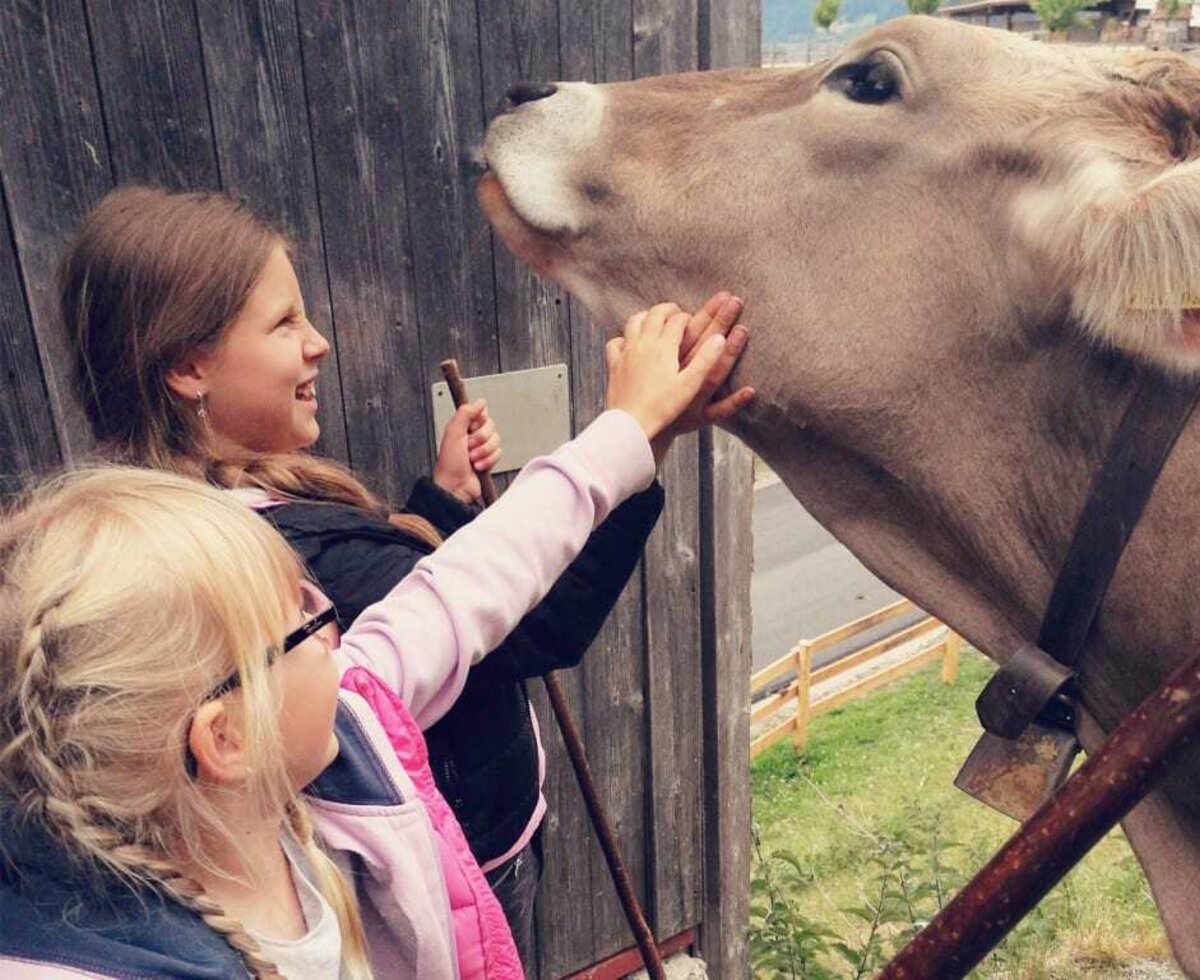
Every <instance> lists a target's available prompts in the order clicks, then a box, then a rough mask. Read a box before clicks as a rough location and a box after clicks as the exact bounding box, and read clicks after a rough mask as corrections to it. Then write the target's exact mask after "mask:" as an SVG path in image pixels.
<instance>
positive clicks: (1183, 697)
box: [880, 655, 1200, 980]
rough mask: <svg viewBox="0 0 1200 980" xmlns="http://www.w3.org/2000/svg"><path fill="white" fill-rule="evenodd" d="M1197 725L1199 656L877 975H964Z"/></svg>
mask: <svg viewBox="0 0 1200 980" xmlns="http://www.w3.org/2000/svg"><path fill="white" fill-rule="evenodd" d="M1198 732H1200V655H1197V656H1195V657H1193V658H1192V659H1191V660H1189V661H1188V662H1187V663H1185V664H1184V665H1183V666H1182V667H1180V668H1179V669H1178V670H1177V671H1175V673H1174V674H1172V675H1171V676H1170V677H1169V678H1168V679H1167V681H1166V682H1165V683H1164V684H1163V685H1162V686H1161V687H1160V688H1159V689H1158V690H1157V691H1155V692H1154V693H1153V694H1151V695H1150V697H1148V698H1147V699H1146V700H1145V701H1143V702H1142V703H1141V705H1139V706H1138V707H1137V708H1136V709H1135V710H1134V711H1133V712H1131V713H1130V714H1129V715H1127V716H1126V717H1125V719H1124V721H1122V722H1121V724H1119V725H1118V726H1117V727H1116V728H1115V729H1114V730H1113V732H1112V734H1110V735H1109V736H1108V738H1107V739H1106V740H1105V741H1104V744H1103V745H1101V746H1100V750H1099V751H1098V752H1097V753H1096V754H1095V755H1093V756H1091V757H1090V758H1089V759H1088V760H1087V762H1085V763H1084V764H1083V765H1082V766H1080V768H1079V770H1078V771H1077V772H1076V773H1075V774H1074V775H1073V776H1072V777H1071V778H1070V779H1069V780H1067V782H1066V783H1064V784H1063V786H1062V788H1061V789H1060V790H1059V791H1058V792H1057V793H1055V794H1054V795H1053V796H1052V797H1050V799H1048V800H1047V801H1046V802H1045V803H1043V804H1042V806H1041V807H1040V808H1039V809H1038V810H1037V812H1036V813H1034V815H1033V816H1032V817H1030V818H1029V819H1028V820H1026V821H1025V823H1024V824H1022V825H1021V828H1020V830H1018V831H1017V832H1016V833H1015V834H1014V835H1013V836H1012V838H1011V839H1010V840H1009V841H1008V843H1007V844H1005V845H1004V847H1002V848H1001V849H1000V851H999V852H997V854H996V855H995V857H993V858H992V859H991V860H990V861H989V862H988V863H987V864H986V865H985V866H984V868H983V870H982V871H980V872H979V873H978V874H977V875H975V877H974V878H972V879H971V880H970V881H969V882H968V883H967V884H966V886H965V887H964V888H963V890H962V891H960V892H959V893H958V895H956V896H955V897H954V900H953V901H952V902H951V903H950V904H949V905H947V906H946V907H945V908H944V909H942V911H941V912H939V913H938V915H937V916H936V917H935V918H934V919H933V921H932V922H930V923H929V925H928V926H926V927H925V929H924V930H922V931H921V932H920V933H919V934H918V935H917V936H915V937H914V938H913V939H912V941H911V942H910V943H909V944H908V945H907V946H906V947H905V948H904V949H903V950H901V951H900V953H899V954H898V955H897V956H896V958H895V959H894V960H892V962H891V963H889V964H888V966H887V968H886V969H884V971H883V973H881V974H880V978H881V980H901V978H903V980H908V978H913V977H921V978H929V980H934V978H936V980H949V978H954V977H963V976H966V974H967V973H968V972H969V971H970V970H971V968H972V967H974V966H975V965H976V964H977V963H978V962H979V961H980V960H982V959H983V958H984V957H985V956H986V955H987V954H988V953H989V952H990V951H991V949H992V948H993V947H994V946H995V945H996V944H997V943H998V942H1000V940H1001V939H1003V938H1004V937H1005V936H1006V935H1007V934H1008V932H1009V930H1010V929H1012V927H1013V926H1015V925H1016V924H1017V923H1018V922H1020V921H1021V919H1022V918H1023V917H1024V916H1025V915H1026V913H1028V912H1029V911H1030V910H1031V909H1032V908H1033V907H1034V906H1035V905H1037V903H1038V902H1040V901H1041V900H1042V899H1043V898H1044V897H1045V896H1046V893H1047V892H1049V891H1050V889H1051V888H1053V887H1054V886H1055V885H1056V884H1058V882H1059V880H1060V879H1061V878H1062V877H1063V876H1064V875H1065V874H1066V873H1067V872H1068V871H1070V870H1071V868H1073V867H1074V866H1075V864H1076V863H1077V862H1078V861H1079V860H1080V859H1082V858H1083V856H1084V855H1085V854H1087V852H1088V851H1089V850H1091V848H1092V847H1093V846H1094V845H1095V844H1096V842H1097V841H1099V840H1100V838H1101V837H1103V836H1104V835H1105V834H1106V833H1107V832H1108V831H1109V830H1110V829H1111V828H1112V827H1113V826H1114V825H1115V824H1116V823H1117V821H1118V820H1120V819H1121V818H1122V817H1124V816H1125V814H1127V813H1128V812H1129V811H1130V810H1132V809H1133V807H1134V806H1135V805H1136V804H1137V803H1138V802H1139V801H1140V800H1141V799H1142V797H1144V796H1145V795H1146V794H1147V793H1148V792H1150V790H1151V789H1152V788H1153V786H1154V784H1155V783H1157V782H1158V780H1159V779H1161V778H1162V776H1163V775H1164V774H1165V773H1166V771H1167V768H1168V767H1169V765H1170V763H1171V761H1172V760H1173V759H1174V758H1175V757H1176V756H1178V754H1179V753H1180V752H1181V751H1182V750H1183V749H1184V748H1185V747H1186V746H1187V745H1188V744H1189V743H1190V742H1191V741H1192V740H1193V739H1194V738H1195V737H1196V735H1197V733H1198Z"/></svg>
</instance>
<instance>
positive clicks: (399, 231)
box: [299, 0, 434, 504]
mask: <svg viewBox="0 0 1200 980" xmlns="http://www.w3.org/2000/svg"><path fill="white" fill-rule="evenodd" d="M299 11H300V23H301V35H302V42H303V51H304V65H305V75H306V78H307V81H308V93H309V104H308V108H309V118H310V119H311V122H312V137H313V152H314V159H315V164H316V172H317V182H318V186H319V187H320V196H321V215H322V222H323V233H324V237H325V251H326V261H327V266H328V271H329V286H330V291H331V295H332V298H333V308H334V313H335V317H336V321H337V335H338V362H339V364H340V367H341V376H342V393H343V396H344V399H345V413H346V426H347V436H348V439H349V449H350V458H351V460H352V461H353V462H354V466H355V469H356V470H357V472H358V473H359V474H360V475H361V476H363V477H364V478H365V479H367V480H368V482H369V483H370V485H371V486H372V487H373V488H375V489H377V490H378V491H379V492H381V493H384V494H386V495H387V496H388V498H389V499H390V500H392V501H394V502H396V503H397V504H398V503H401V502H403V499H404V496H405V494H407V492H408V490H409V488H410V486H411V484H412V481H413V480H414V479H415V478H416V477H417V476H420V475H422V474H424V473H428V472H429V460H430V458H431V455H432V452H433V449H434V447H433V445H432V440H431V430H430V424H429V421H428V418H429V414H430V411H431V409H430V404H429V402H430V399H429V394H428V393H429V388H428V387H427V386H426V384H425V381H426V379H425V378H424V377H423V375H422V372H421V369H420V365H421V337H420V332H419V328H418V321H417V301H416V287H415V284H414V282H413V275H412V243H411V242H410V240H409V202H408V200H407V197H406V193H407V189H406V187H405V181H404V153H405V148H404V141H403V139H402V136H401V127H400V117H401V113H402V112H404V111H405V107H404V105H403V104H402V101H401V93H402V92H403V91H404V88H405V80H406V76H405V71H404V65H403V64H402V63H401V59H400V51H399V46H398V45H397V43H396V36H395V33H394V30H395V4H393V3H391V2H388V0H353V2H344V3H343V2H337V0H300V3H299ZM417 206H418V207H419V206H420V205H419V203H418V205H417Z"/></svg>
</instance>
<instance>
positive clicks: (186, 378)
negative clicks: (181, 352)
mask: <svg viewBox="0 0 1200 980" xmlns="http://www.w3.org/2000/svg"><path fill="white" fill-rule="evenodd" d="M166 381H167V387H169V388H170V389H171V390H172V391H173V392H175V394H177V395H178V396H179V397H180V398H185V399H187V400H188V401H195V400H196V397H197V395H198V394H203V393H204V392H205V391H206V390H207V388H208V385H207V381H208V378H207V371H206V370H205V364H204V361H203V360H202V359H201V358H200V357H198V356H197V355H196V354H195V353H194V352H193V353H189V354H188V355H186V356H185V357H183V358H181V359H180V360H179V362H178V363H176V364H174V365H173V366H172V367H170V368H169V369H168V370H167V376H166Z"/></svg>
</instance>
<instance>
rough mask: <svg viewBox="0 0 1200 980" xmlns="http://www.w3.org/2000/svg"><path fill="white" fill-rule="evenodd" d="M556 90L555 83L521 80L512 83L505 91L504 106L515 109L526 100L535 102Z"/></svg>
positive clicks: (546, 97) (547, 96)
mask: <svg viewBox="0 0 1200 980" xmlns="http://www.w3.org/2000/svg"><path fill="white" fill-rule="evenodd" d="M557 91H558V86H557V85H550V84H548V83H546V82H521V83H520V84H518V85H514V86H513V87H512V88H510V89H509V90H508V92H507V93H505V96H504V101H505V103H506V108H508V109H515V108H516V107H517V106H519V105H524V104H525V103H526V102H536V101H537V100H538V99H548V98H549V97H550V96H552V95H553V94H554V93H555V92H557Z"/></svg>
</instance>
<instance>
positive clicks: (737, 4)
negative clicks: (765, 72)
mask: <svg viewBox="0 0 1200 980" xmlns="http://www.w3.org/2000/svg"><path fill="white" fill-rule="evenodd" d="M698 8H699V9H698V13H699V18H700V51H699V55H700V67H701V68H742V67H746V66H748V65H754V66H757V65H760V64H762V4H761V3H746V2H745V0H699V4H698Z"/></svg>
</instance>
